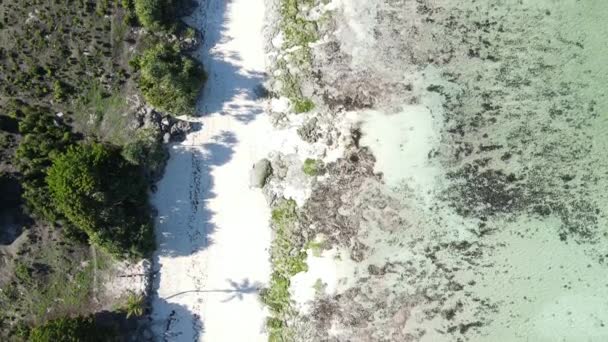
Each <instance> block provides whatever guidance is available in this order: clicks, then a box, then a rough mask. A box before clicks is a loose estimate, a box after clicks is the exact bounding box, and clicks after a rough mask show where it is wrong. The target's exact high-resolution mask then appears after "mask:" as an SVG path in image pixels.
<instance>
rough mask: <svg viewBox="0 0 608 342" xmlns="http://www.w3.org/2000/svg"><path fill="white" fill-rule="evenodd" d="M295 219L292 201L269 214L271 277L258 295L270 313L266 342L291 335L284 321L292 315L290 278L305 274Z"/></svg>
mask: <svg viewBox="0 0 608 342" xmlns="http://www.w3.org/2000/svg"><path fill="white" fill-rule="evenodd" d="M297 222H298V216H297V211H296V203H295V201H293V200H287V201H283V202H281V203H280V204H279V205H278V206H277V207H275V208H274V210H273V211H272V223H273V227H274V229H275V236H274V240H273V242H272V246H271V261H272V268H273V272H272V276H271V279H270V286H269V287H268V288H267V289H264V290H263V291H262V293H261V299H262V302H263V303H264V304H266V305H267V306H268V307H269V308H270V311H271V313H272V317H270V318H268V320H267V324H266V326H267V328H268V332H269V341H271V342H274V341H289V340H290V337H291V332H290V330H289V327H288V326H287V320H288V318H289V317H290V316H292V315H294V314H295V312H294V311H293V309H292V308H291V300H290V298H289V286H290V278H291V277H292V276H294V275H295V274H297V273H299V272H306V271H307V270H308V265H307V264H306V257H307V255H306V252H305V251H303V250H302V245H303V244H302V243H301V242H299V241H298V238H297V234H296V232H295V229H296V227H297Z"/></svg>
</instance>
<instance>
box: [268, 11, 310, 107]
mask: <svg viewBox="0 0 608 342" xmlns="http://www.w3.org/2000/svg"><path fill="white" fill-rule="evenodd" d="M314 5H315V0H281V4H280V14H281V23H280V28H281V30H282V31H283V32H284V33H285V43H284V49H285V50H290V51H291V52H289V57H290V58H289V61H290V63H292V64H294V65H295V66H296V67H297V69H299V70H300V73H303V72H306V71H308V70H309V69H310V64H311V61H312V50H311V48H310V43H313V42H315V41H317V40H318V28H317V24H316V23H315V22H314V21H310V20H307V19H305V18H304V17H303V16H302V15H301V13H300V9H301V8H302V7H303V6H308V7H312V6H314ZM277 67H278V68H279V69H280V70H281V71H282V72H281V76H280V78H279V79H280V80H281V82H282V85H283V88H282V93H283V95H285V96H286V97H287V98H289V100H291V102H292V104H293V109H294V111H295V112H296V113H304V112H308V111H311V110H312V109H314V103H313V102H312V100H311V99H309V98H306V97H305V96H304V95H303V94H302V89H301V88H300V84H301V81H302V80H301V76H300V75H299V74H294V73H292V72H290V68H289V67H288V66H287V62H286V61H285V60H281V61H279V62H278V63H277Z"/></svg>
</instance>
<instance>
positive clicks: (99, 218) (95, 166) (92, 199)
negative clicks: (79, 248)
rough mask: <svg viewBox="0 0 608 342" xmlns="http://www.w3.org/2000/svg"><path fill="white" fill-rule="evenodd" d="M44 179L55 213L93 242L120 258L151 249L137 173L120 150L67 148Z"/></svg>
mask: <svg viewBox="0 0 608 342" xmlns="http://www.w3.org/2000/svg"><path fill="white" fill-rule="evenodd" d="M46 180H47V183H48V186H49V189H50V193H51V197H52V199H53V203H54V204H55V206H56V207H57V209H58V210H59V211H60V212H61V213H62V214H63V215H64V216H65V217H66V218H67V219H68V220H69V221H70V222H71V223H72V224H73V225H74V226H76V227H77V228H79V229H81V230H82V231H84V232H85V233H86V234H87V235H88V237H89V239H90V241H91V242H92V243H94V244H96V245H98V246H100V247H102V248H104V249H106V250H107V251H108V252H110V253H112V254H114V255H119V256H127V255H128V256H133V257H141V256H144V255H146V254H148V253H149V252H151V251H152V249H153V248H154V237H153V230H152V225H151V222H150V216H149V208H148V203H147V201H148V198H147V188H146V183H145V181H144V178H143V177H142V176H141V169H140V168H139V167H137V166H135V165H132V164H130V163H128V162H127V161H126V160H125V159H124V158H123V157H122V155H121V153H120V150H119V149H118V148H116V147H113V146H109V145H103V144H99V143H87V144H80V145H74V146H70V148H68V150H67V152H66V153H64V154H61V155H59V156H58V157H56V158H55V159H54V160H53V165H52V166H51V167H50V168H49V170H48V175H47V178H46Z"/></svg>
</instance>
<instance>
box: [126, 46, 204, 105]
mask: <svg viewBox="0 0 608 342" xmlns="http://www.w3.org/2000/svg"><path fill="white" fill-rule="evenodd" d="M136 64H137V66H138V67H139V69H140V73H141V75H140V79H139V87H140V89H141V91H142V93H143V94H144V97H145V98H146V101H148V102H149V103H150V104H151V105H153V106H155V107H157V108H159V109H161V110H164V111H167V112H170V113H173V114H192V113H193V111H194V106H195V104H196V99H197V97H198V93H199V90H200V89H201V87H202V85H203V83H204V82H205V79H206V76H205V72H204V70H203V69H202V67H201V66H200V64H199V63H198V62H197V61H195V60H194V59H192V58H191V57H188V56H186V55H184V54H183V53H181V51H180V49H179V47H178V46H177V45H169V44H163V43H159V44H156V45H155V46H153V47H151V48H150V49H148V50H146V51H145V52H144V53H143V55H142V56H141V57H140V58H138V59H137V60H136Z"/></svg>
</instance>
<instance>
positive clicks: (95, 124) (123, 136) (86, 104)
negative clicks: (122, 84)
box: [74, 82, 131, 145]
mask: <svg viewBox="0 0 608 342" xmlns="http://www.w3.org/2000/svg"><path fill="white" fill-rule="evenodd" d="M76 108H77V109H76V113H75V115H74V119H75V124H76V126H77V127H78V129H79V130H81V131H83V132H84V133H86V134H87V135H92V136H97V137H99V138H100V139H102V140H104V141H108V142H111V143H114V144H117V145H122V144H124V143H125V142H126V141H128V140H130V136H131V131H130V130H129V129H128V120H129V117H128V116H127V111H128V106H127V102H126V100H125V98H124V95H123V94H121V93H119V92H114V93H108V92H106V91H105V90H104V88H103V87H102V85H101V84H100V83H99V82H93V83H92V84H91V86H90V87H89V89H88V90H87V91H86V92H85V93H83V94H82V96H81V97H80V98H79V99H78V101H77V106H76Z"/></svg>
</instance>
